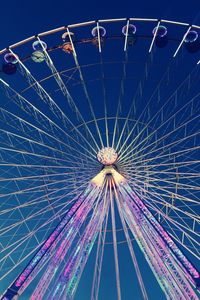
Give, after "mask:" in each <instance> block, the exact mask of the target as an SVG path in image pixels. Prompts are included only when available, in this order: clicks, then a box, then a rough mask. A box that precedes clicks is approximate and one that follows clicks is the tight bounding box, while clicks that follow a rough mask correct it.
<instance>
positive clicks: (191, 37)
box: [184, 30, 199, 43]
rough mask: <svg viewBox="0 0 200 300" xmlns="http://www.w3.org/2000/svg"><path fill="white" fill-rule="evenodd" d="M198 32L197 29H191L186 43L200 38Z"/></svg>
mask: <svg viewBox="0 0 200 300" xmlns="http://www.w3.org/2000/svg"><path fill="white" fill-rule="evenodd" d="M198 36H199V35H198V33H197V32H196V31H195V30H190V31H189V32H188V34H187V35H186V38H185V40H184V42H185V43H194V42H195V41H196V40H197V39H198Z"/></svg>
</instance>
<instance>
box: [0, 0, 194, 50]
mask: <svg viewBox="0 0 200 300" xmlns="http://www.w3.org/2000/svg"><path fill="white" fill-rule="evenodd" d="M199 8H200V5H199V1H198V0H193V1H192V2H188V1H181V0H175V1H172V0H170V1H169V0H168V1H158V0H150V1H147V0H146V1H110V0H107V1H106V0H103V1H102V0H101V1H91V0H89V1H88V0H87V1H81V0H78V1H77V0H76V1H64V0H56V1H47V0H45V1H44V0H42V1H41V0H34V1H25V0H18V1H16V0H10V1H1V21H0V22H1V39H0V48H4V47H5V46H7V45H8V44H12V43H13V42H16V41H18V40H21V39H23V38H25V37H28V36H30V35H33V34H37V33H39V32H42V31H45V30H49V29H51V28H54V27H59V26H63V25H67V24H70V23H76V22H83V21H87V20H92V19H93V20H96V19H100V18H117V17H156V18H168V19H173V20H180V21H186V22H194V23H200V14H199Z"/></svg>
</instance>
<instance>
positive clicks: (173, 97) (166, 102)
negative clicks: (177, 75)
mask: <svg viewBox="0 0 200 300" xmlns="http://www.w3.org/2000/svg"><path fill="white" fill-rule="evenodd" d="M166 74H168V71H167V73H166ZM166 74H165V75H164V78H165V76H166ZM188 79H190V74H189V75H188V76H187V77H186V78H185V79H184V80H183V82H181V84H180V85H179V86H178V88H177V89H176V90H175V91H174V92H173V93H172V95H170V96H169V97H168V99H167V100H166V101H165V103H164V104H163V105H162V106H161V108H160V109H158V111H157V112H156V113H155V114H154V115H153V117H152V118H151V119H150V120H149V121H148V122H147V124H146V126H145V127H144V128H143V130H141V132H140V133H139V135H141V134H142V133H143V131H144V130H145V129H146V128H147V127H148V126H149V125H150V124H151V123H152V122H154V121H155V119H156V118H158V116H159V115H163V111H164V109H165V108H166V106H167V105H169V103H170V101H172V103H175V104H176V101H177V97H176V96H177V91H178V90H180V89H181V88H182V87H183V86H184V84H188ZM161 82H162V80H161ZM156 90H157V89H156ZM156 90H155V91H156ZM155 91H154V92H153V94H152V96H151V97H150V99H149V101H148V102H147V104H146V106H145V109H144V110H143V112H142V113H141V115H140V117H139V118H138V121H140V119H141V117H142V115H143V113H144V112H145V111H146V108H147V107H148V105H149V104H150V102H151V101H152V100H153V96H154V93H155ZM194 100H198V93H197V94H196V95H195V96H194V97H193V98H192V99H191V100H190V101H189V103H193V102H194ZM189 103H187V104H186V105H185V106H187V105H189ZM175 107H176V105H175ZM180 110H181V109H180ZM175 113H177V112H175ZM172 117H173V116H171V117H170V118H172ZM167 121H168V119H167V120H166V121H165V122H167ZM161 126H163V122H162V123H161ZM134 129H135V128H134V127H133V128H132V130H131V131H130V133H129V134H128V136H127V138H126V139H125V142H124V144H123V145H122V146H121V148H120V151H119V153H121V154H120V155H121V156H124V154H125V152H127V151H128V150H129V149H130V148H131V147H132V145H133V143H135V141H136V139H138V136H137V137H136V138H134V139H133V140H132V141H131V143H129V145H128V146H127V147H126V150H124V151H123V152H122V150H123V148H124V147H125V145H126V143H127V141H128V139H129V138H130V136H131V134H132V132H133V131H134ZM127 155H128V154H126V155H125V156H127Z"/></svg>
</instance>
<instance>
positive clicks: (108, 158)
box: [97, 147, 118, 166]
mask: <svg viewBox="0 0 200 300" xmlns="http://www.w3.org/2000/svg"><path fill="white" fill-rule="evenodd" d="M117 157H118V155H117V152H116V151H115V149H113V148H111V147H104V148H102V149H101V150H99V152H98V153H97V159H98V161H99V162H100V163H102V164H103V165H105V166H109V165H112V164H114V163H115V162H116V160H117Z"/></svg>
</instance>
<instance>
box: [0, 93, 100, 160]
mask: <svg viewBox="0 0 200 300" xmlns="http://www.w3.org/2000/svg"><path fill="white" fill-rule="evenodd" d="M10 89H11V88H10ZM15 94H16V92H15ZM17 97H18V98H19V99H20V100H21V102H20V104H21V103H22V105H20V108H21V107H23V101H24V100H25V102H28V101H27V100H26V99H25V98H23V97H21V96H19V95H18V94H17ZM12 99H13V98H12ZM28 105H30V107H31V108H32V104H30V103H29V102H28ZM33 109H34V111H33V112H34V115H35V114H36V116H39V118H38V117H36V120H37V121H38V119H41V116H42V117H45V118H44V119H45V122H46V121H47V124H49V126H48V129H49V128H51V129H52V130H51V134H50V133H48V132H47V131H44V130H43V129H41V128H38V127H37V126H35V125H34V124H31V123H30V122H28V121H26V120H24V119H23V118H20V117H19V116H17V115H15V114H13V113H11V112H9V111H7V110H6V109H4V108H0V111H1V114H2V121H3V122H5V119H6V118H8V122H9V123H8V124H9V126H11V127H13V126H12V123H11V122H10V120H11V118H14V120H16V121H17V124H16V122H15V124H14V125H15V126H14V128H15V129H16V125H17V128H19V130H21V131H22V132H23V133H24V134H25V133H26V134H27V131H26V130H25V128H26V129H28V128H29V127H30V128H31V129H32V130H33V129H34V130H36V132H37V133H38V135H39V138H40V139H42V135H44V136H45V137H46V136H47V137H48V138H50V139H54V140H55V141H56V142H58V143H59V144H62V145H64V146H66V147H67V148H69V149H71V150H74V151H76V152H77V151H78V150H77V149H76V148H74V147H72V146H70V145H69V144H66V143H65V142H63V141H62V140H60V139H58V138H57V137H56V135H58V134H60V133H63V134H64V135H66V136H67V138H70V140H72V141H73V142H74V143H75V144H77V145H78V146H80V147H81V148H83V149H84V150H85V152H87V153H89V156H88V158H89V159H91V157H95V156H94V154H93V153H91V152H90V151H89V150H88V149H87V148H86V147H85V146H83V145H82V143H80V142H79V141H78V140H77V139H74V138H73V137H72V136H71V135H69V134H67V133H66V131H64V130H63V129H62V128H61V127H60V126H58V125H57V124H56V123H55V122H53V121H51V120H50V119H49V118H48V117H46V116H45V115H44V114H43V113H41V112H40V111H39V110H37V109H36V108H35V107H33ZM25 111H26V112H27V110H25ZM18 123H19V124H18ZM42 124H44V123H42ZM54 129H55V132H56V133H54ZM52 133H53V135H52ZM78 152H79V153H80V154H81V152H80V151H78Z"/></svg>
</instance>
